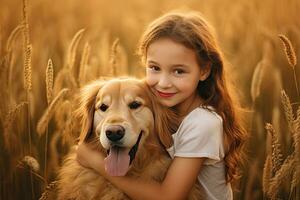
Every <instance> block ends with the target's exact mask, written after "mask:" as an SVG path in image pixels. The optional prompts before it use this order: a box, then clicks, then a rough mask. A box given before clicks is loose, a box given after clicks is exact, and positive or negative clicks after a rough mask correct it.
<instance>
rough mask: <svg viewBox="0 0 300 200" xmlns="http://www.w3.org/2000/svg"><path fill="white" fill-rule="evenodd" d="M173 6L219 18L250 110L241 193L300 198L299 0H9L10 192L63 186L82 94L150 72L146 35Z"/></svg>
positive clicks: (1, 120)
mask: <svg viewBox="0 0 300 200" xmlns="http://www.w3.org/2000/svg"><path fill="white" fill-rule="evenodd" d="M170 10H195V11H200V12H201V13H202V14H203V15H204V16H205V18H206V19H207V20H208V21H209V22H210V23H211V24H212V26H213V27H214V28H215V32H216V35H217V39H218V42H219V45H220V46H221V49H222V51H223V53H224V55H225V58H226V60H227V62H228V69H227V73H228V75H229V76H228V78H230V79H231V80H232V82H233V83H234V85H235V87H236V88H235V89H236V93H237V94H238V95H239V97H240V101H241V104H242V106H243V108H245V109H246V112H244V116H245V122H246V128H247V130H248V132H249V134H250V138H249V140H248V142H247V152H246V153H247V161H246V163H245V166H244V167H243V173H242V177H241V180H240V182H239V183H237V186H238V190H237V191H235V192H234V195H235V199H247V200H249V199H300V198H299V197H300V196H299V194H300V191H299V190H300V187H299V182H300V167H299V166H300V161H299V160H300V154H299V152H300V146H299V141H300V109H299V105H300V104H299V103H300V95H299V89H298V85H299V84H300V81H299V80H300V78H299V77H300V69H299V65H298V64H297V63H296V58H297V57H299V53H298V52H299V45H300V34H299V33H300V21H299V10H300V1H299V0H276V1H274V0H264V1H260V0H252V1H249V0H222V1H220V0H210V1H204V0H185V1H179V0H152V1H146V0H130V1H122V0H110V1H105V0H85V1H80V0H64V1H59V0H51V1H50V0H43V1H40V0H26V1H25V0H23V1H22V0H0V84H1V87H0V109H1V110H0V154H1V156H0V199H8V200H9V199H39V198H40V197H41V196H42V193H43V192H44V191H46V193H44V195H43V196H42V199H43V198H44V199H46V195H47V191H50V190H54V189H55V180H56V179H55V178H56V175H57V169H58V168H59V166H60V165H61V161H62V159H63V156H64V155H66V153H67V152H68V150H69V148H70V146H72V145H73V144H75V139H76V137H77V136H78V133H79V128H80V127H79V126H78V123H76V119H75V118H74V116H73V112H72V111H74V109H75V108H74V101H73V97H74V95H75V94H76V92H78V89H79V88H80V87H81V86H82V85H84V84H85V83H87V82H89V81H91V80H93V79H96V78H98V77H100V76H111V75H113V76H119V75H131V76H137V77H143V76H144V69H143V66H142V64H141V62H140V58H139V57H138V56H137V55H136V49H137V45H138V41H139V38H140V37H141V34H142V32H143V30H144V29H145V27H146V25H147V24H148V23H149V22H151V21H152V20H154V19H155V18H156V17H158V16H160V15H162V14H164V13H166V12H167V11H170ZM297 16H298V17H297ZM279 34H283V35H284V37H283V38H281V39H280V38H279V37H278V35H279ZM282 41H284V43H283V42H282ZM284 47H285V48H287V50H286V52H287V54H288V55H289V57H288V56H286V52H285V51H284ZM292 47H293V48H292ZM293 49H294V51H293ZM46 72H47V73H46ZM46 74H48V75H46ZM46 83H47V84H46ZM46 88H47V89H46ZM283 90H284V92H283ZM47 96H48V97H47ZM58 111H59V112H58ZM266 123H270V124H269V125H267V126H266V127H265V125H266ZM271 124H272V125H271Z"/></svg>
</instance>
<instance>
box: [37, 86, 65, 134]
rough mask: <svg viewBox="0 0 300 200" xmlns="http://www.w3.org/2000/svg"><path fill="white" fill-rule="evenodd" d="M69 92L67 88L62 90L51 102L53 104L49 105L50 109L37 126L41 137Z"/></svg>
mask: <svg viewBox="0 0 300 200" xmlns="http://www.w3.org/2000/svg"><path fill="white" fill-rule="evenodd" d="M68 92H69V89H67V88H64V89H62V90H61V91H60V92H59V93H58V95H57V96H56V97H55V98H54V99H53V101H52V102H51V104H50V105H49V107H48V108H47V110H46V111H45V113H44V114H43V116H42V117H41V118H40V120H39V122H38V125H37V132H38V134H39V136H41V135H42V134H43V133H44V132H45V130H46V128H47V125H48V123H49V121H50V119H51V117H52V116H53V113H54V112H55V110H56V108H57V106H58V105H59V104H60V103H61V99H62V98H63V97H64V96H65V95H66V94H67V93H68Z"/></svg>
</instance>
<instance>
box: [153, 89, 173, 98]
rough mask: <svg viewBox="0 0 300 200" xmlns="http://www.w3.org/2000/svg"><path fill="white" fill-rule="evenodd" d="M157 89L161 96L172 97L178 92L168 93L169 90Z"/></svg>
mask: <svg viewBox="0 0 300 200" xmlns="http://www.w3.org/2000/svg"><path fill="white" fill-rule="evenodd" d="M156 91H157V93H158V95H159V96H161V97H162V98H170V97H172V96H174V95H175V94H176V92H174V93H168V92H161V91H159V90H156Z"/></svg>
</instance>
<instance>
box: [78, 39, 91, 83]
mask: <svg viewBox="0 0 300 200" xmlns="http://www.w3.org/2000/svg"><path fill="white" fill-rule="evenodd" d="M90 51H91V46H90V44H89V43H88V42H87V43H85V45H84V48H83V53H82V57H81V61H80V68H79V85H80V86H82V85H83V84H84V82H85V78H86V67H87V65H88V59H89V56H90Z"/></svg>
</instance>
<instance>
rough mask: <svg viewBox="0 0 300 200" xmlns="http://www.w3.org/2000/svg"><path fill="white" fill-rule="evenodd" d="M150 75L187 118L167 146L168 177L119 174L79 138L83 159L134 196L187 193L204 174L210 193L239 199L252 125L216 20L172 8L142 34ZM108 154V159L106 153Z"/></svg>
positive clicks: (166, 101) (156, 89) (165, 100)
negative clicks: (236, 186)
mask: <svg viewBox="0 0 300 200" xmlns="http://www.w3.org/2000/svg"><path fill="white" fill-rule="evenodd" d="M139 50H140V53H141V56H142V59H143V62H144V63H145V65H146V80H147V84H148V85H149V86H150V87H151V89H152V91H153V93H154V94H155V95H156V97H157V98H158V100H159V102H160V103H161V104H163V105H164V106H167V107H170V108H175V109H176V111H177V112H178V114H179V116H180V117H181V119H182V122H181V124H180V126H179V128H178V130H177V132H176V133H175V134H173V135H172V138H173V144H172V146H168V145H166V148H167V150H168V152H169V154H170V156H171V157H172V158H173V161H172V164H171V166H170V167H169V169H168V172H167V174H166V177H165V179H164V181H163V182H162V183H158V182H155V181H153V182H149V181H145V180H142V179H134V178H130V177H126V176H124V177H112V176H109V175H107V174H106V172H105V169H104V164H103V163H104V161H103V158H104V156H103V155H101V154H100V153H98V152H96V151H93V150H91V149H89V148H88V147H87V145H85V144H80V145H79V147H78V150H77V159H78V161H79V163H80V164H82V165H83V166H86V167H90V168H93V169H95V170H96V171H97V172H99V173H100V174H101V175H103V176H104V177H106V178H107V179H108V180H109V181H110V182H111V183H112V184H114V185H115V186H116V187H118V188H119V189H121V190H122V191H124V192H125V193H126V194H127V195H128V196H129V197H130V198H132V199H142V200H146V199H150V200H159V199H164V200H165V199H186V198H187V196H188V193H189V191H190V190H191V188H192V186H193V184H194V183H195V181H196V180H198V181H199V182H200V184H201V186H202V187H203V190H204V193H205V196H206V199H218V200H221V199H233V194H232V188H231V183H232V182H233V181H234V180H236V179H237V178H238V165H239V164H240V162H241V156H242V146H243V143H244V141H245V138H246V132H245V131H244V129H243V128H242V126H241V124H240V121H239V119H238V117H237V114H236V108H235V106H236V103H234V102H233V100H232V97H231V96H230V94H229V91H228V86H227V82H226V79H225V75H224V62H223V58H222V54H221V51H220V50H219V48H218V46H217V44H216V41H215V38H214V36H213V34H212V30H211V27H209V24H208V23H207V22H206V21H205V20H204V19H203V18H202V17H201V16H200V15H199V14H198V13H194V12H189V13H168V14H166V15H163V16H162V17H160V18H158V19H156V20H155V21H153V22H152V23H151V24H150V25H149V26H148V28H147V29H146V31H145V33H144V35H143V36H142V39H141V44H140V48H139ZM99 158H101V159H99Z"/></svg>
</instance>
